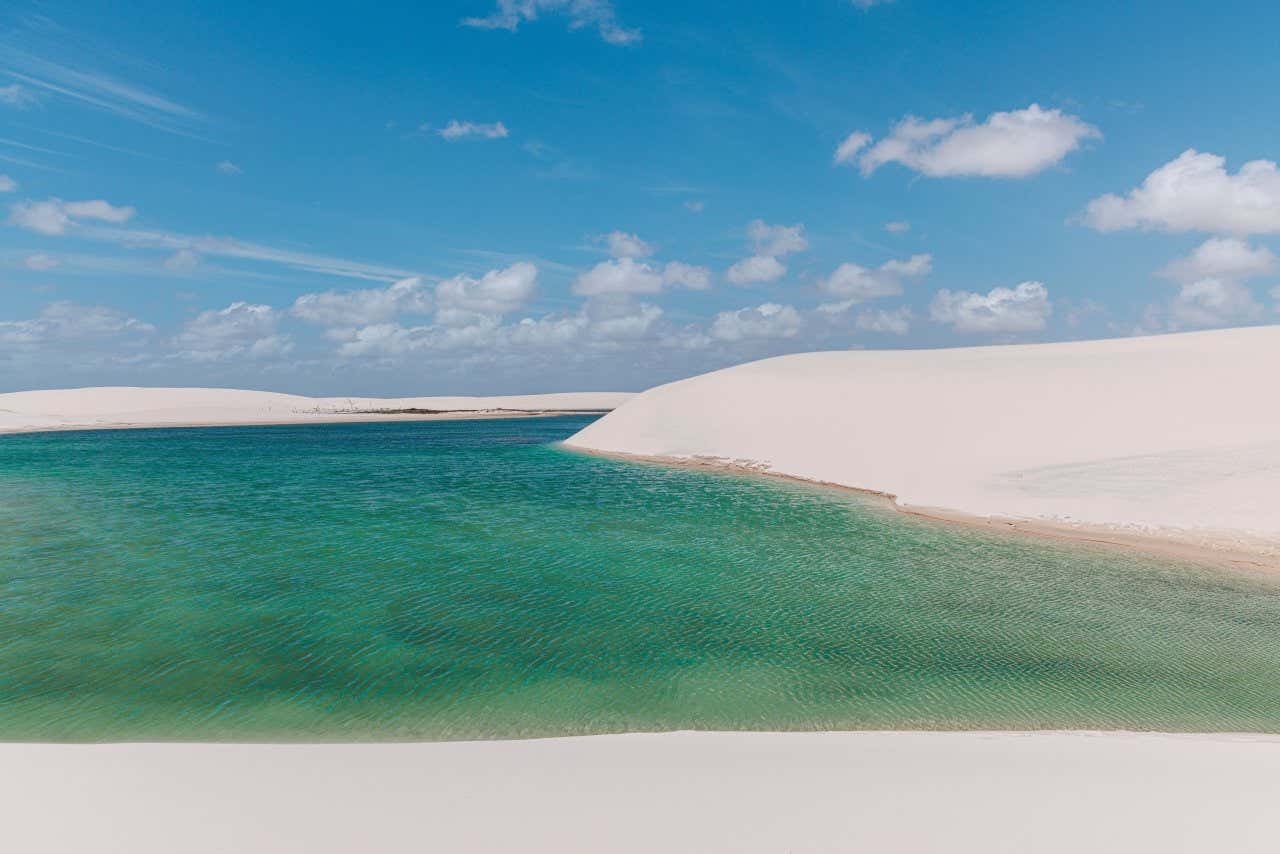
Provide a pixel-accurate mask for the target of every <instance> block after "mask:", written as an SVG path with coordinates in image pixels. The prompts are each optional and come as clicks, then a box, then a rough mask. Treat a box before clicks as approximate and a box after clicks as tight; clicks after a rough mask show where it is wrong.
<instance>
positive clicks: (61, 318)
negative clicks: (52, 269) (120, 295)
mask: <svg viewBox="0 0 1280 854" xmlns="http://www.w3.org/2000/svg"><path fill="white" fill-rule="evenodd" d="M153 332H155V327H154V326H152V325H151V324H149V323H144V322H142V321H141V320H138V319H136V318H133V317H130V316H129V315H127V314H125V313H124V312H122V311H120V310H118V309H114V308H108V307H106V306H90V305H81V304H79V303H74V302H68V301H65V300H64V301H59V302H55V303H50V304H49V305H47V306H45V307H44V308H43V309H41V311H40V314H39V315H37V316H36V317H35V318H32V319H30V320H5V321H0V344H6V345H14V346H19V345H40V344H73V343H77V342H87V341H93V340H100V339H110V338H119V337H121V336H126V335H133V336H141V335H150V334H151V333H153Z"/></svg>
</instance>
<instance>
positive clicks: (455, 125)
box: [436, 119, 510, 142]
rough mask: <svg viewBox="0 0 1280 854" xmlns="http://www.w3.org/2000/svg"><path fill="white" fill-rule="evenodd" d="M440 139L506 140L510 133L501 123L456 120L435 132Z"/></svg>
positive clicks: (450, 140) (451, 140)
mask: <svg viewBox="0 0 1280 854" xmlns="http://www.w3.org/2000/svg"><path fill="white" fill-rule="evenodd" d="M436 133H437V134H439V135H440V137H441V138H442V139H446V140H448V141H449V142H456V141H458V140H460V139H506V138H507V137H508V136H510V131H508V130H507V126H506V125H504V124H503V123H502V122H493V123H491V124H485V123H482V122H460V121H458V120H457V119H454V120H453V121H451V122H449V124H447V125H445V126H444V127H442V128H440V130H438V131H436Z"/></svg>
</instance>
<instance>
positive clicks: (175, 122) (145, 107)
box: [0, 46, 208, 136]
mask: <svg viewBox="0 0 1280 854" xmlns="http://www.w3.org/2000/svg"><path fill="white" fill-rule="evenodd" d="M0 61H2V62H3V63H4V71H5V72H6V73H7V74H8V76H9V77H11V78H13V79H14V80H16V81H18V82H17V83H16V84H14V85H18V86H19V87H20V88H19V92H20V93H21V92H27V93H32V92H34V93H38V94H43V95H47V96H49V97H61V98H66V99H69V100H72V101H75V102H77V103H80V104H83V105H86V106H89V107H93V108H96V109H99V110H103V111H105V112H108V113H111V114H113V115H117V116H120V117H122V118H126V119H130V120H132V121H136V122H140V123H141V124H144V125H147V126H148V127H153V128H156V129H158V130H163V131H167V132H169V133H176V134H181V135H185V136H194V135H195V134H193V133H192V132H191V128H192V127H193V126H195V125H198V124H202V123H205V122H207V121H208V118H207V117H206V116H205V115H204V114H202V113H200V112H199V111H197V110H194V109H192V108H191V107H188V106H186V105H184V104H180V103H178V102H177V101H174V100H172V99H170V98H166V97H164V96H163V95H160V94H158V93H156V92H153V91H151V90H149V89H147V88H145V87H143V86H140V85H137V84H134V83H129V82H126V81H124V80H121V79H119V78H118V77H115V76H112V75H109V74H106V73H104V72H101V71H97V70H90V69H80V68H72V67H70V66H68V65H63V64H61V63H58V62H53V61H51V60H48V59H43V58H40V57H37V56H32V55H31V54H29V53H26V52H24V51H21V50H17V49H15V48H12V47H8V46H5V47H3V48H0Z"/></svg>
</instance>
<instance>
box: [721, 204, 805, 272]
mask: <svg viewBox="0 0 1280 854" xmlns="http://www.w3.org/2000/svg"><path fill="white" fill-rule="evenodd" d="M747 238H748V239H749V240H750V241H751V248H752V250H753V254H751V255H750V256H748V257H746V258H743V259H742V260H741V261H739V262H737V263H736V264H734V265H733V266H731V267H730V268H729V269H728V270H727V271H726V273H725V277H726V278H727V279H728V280H729V281H730V282H732V283H733V284H735V285H751V284H756V283H759V282H775V281H777V280H778V279H781V278H782V277H783V276H785V275H786V274H787V268H786V265H784V264H783V263H782V262H781V261H779V260H778V259H779V258H782V257H785V256H787V255H790V254H792V253H793V252H803V251H805V250H806V249H808V248H809V241H808V239H807V238H805V236H804V225H803V224H800V223H797V224H795V225H770V224H769V223H767V222H765V221H764V220H762V219H754V220H752V221H751V222H750V223H748V224H747Z"/></svg>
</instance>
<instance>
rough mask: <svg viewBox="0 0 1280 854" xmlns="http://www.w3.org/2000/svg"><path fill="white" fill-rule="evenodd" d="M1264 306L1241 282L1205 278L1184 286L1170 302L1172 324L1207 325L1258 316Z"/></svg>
mask: <svg viewBox="0 0 1280 854" xmlns="http://www.w3.org/2000/svg"><path fill="white" fill-rule="evenodd" d="M1261 316H1262V306H1261V305H1259V304H1258V302H1257V301H1256V300H1255V299H1254V298H1253V293H1252V292H1251V291H1250V290H1249V289H1248V288H1247V287H1245V286H1244V285H1242V284H1241V283H1240V282H1236V281H1231V280H1229V279H1201V280H1200V281H1197V282H1190V283H1188V284H1185V285H1183V286H1182V288H1181V289H1180V290H1179V291H1178V295H1177V296H1176V297H1174V298H1173V301H1172V303H1170V305H1169V328H1171V329H1182V328H1203V327H1209V326H1225V325H1227V324H1230V323H1238V322H1247V321H1251V320H1257V319H1258V318H1259V317H1261Z"/></svg>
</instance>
